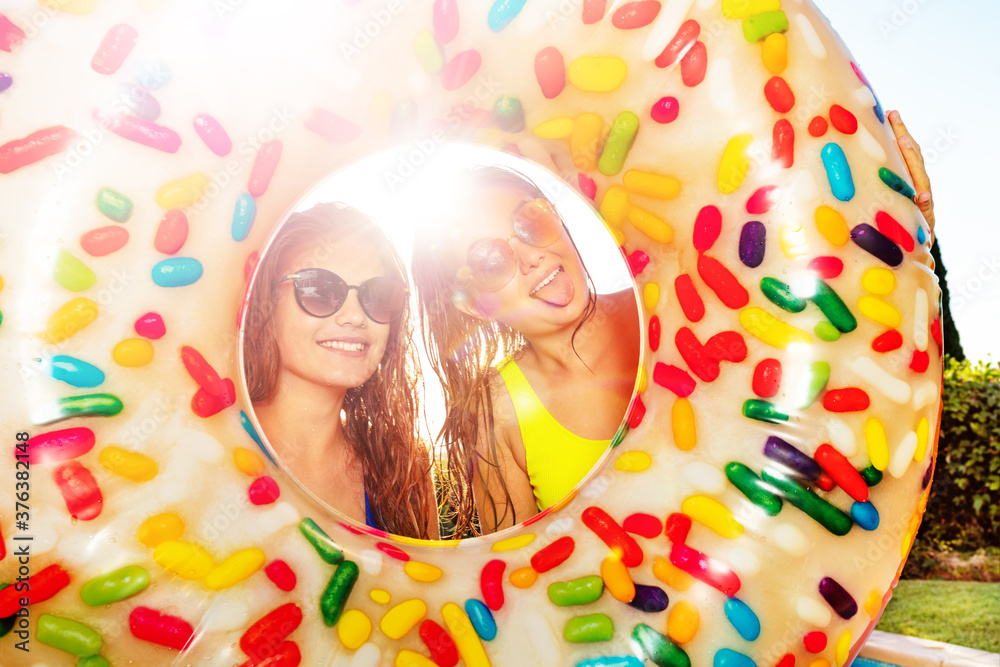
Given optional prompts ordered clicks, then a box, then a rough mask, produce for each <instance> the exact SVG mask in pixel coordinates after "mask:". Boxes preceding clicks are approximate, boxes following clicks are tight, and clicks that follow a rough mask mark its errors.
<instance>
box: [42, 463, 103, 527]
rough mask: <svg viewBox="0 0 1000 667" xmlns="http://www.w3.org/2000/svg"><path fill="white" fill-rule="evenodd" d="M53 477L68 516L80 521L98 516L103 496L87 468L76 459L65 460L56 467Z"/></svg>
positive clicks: (101, 507)
mask: <svg viewBox="0 0 1000 667" xmlns="http://www.w3.org/2000/svg"><path fill="white" fill-rule="evenodd" d="M54 477H55V480H56V486H58V487H59V491H60V492H61V493H62V497H63V500H64V501H66V509H67V510H69V513H70V516H72V517H74V518H76V519H79V520H80V521H91V520H93V519H96V518H97V517H98V516H100V514H101V510H102V509H103V507H104V497H103V496H102V495H101V489H100V488H98V486H97V480H95V479H94V476H93V475H92V474H90V471H89V470H87V469H86V468H84V467H83V466H82V465H80V463H79V462H78V461H67V462H66V463H63V464H62V465H60V466H59V467H58V468H56V470H55V474H54Z"/></svg>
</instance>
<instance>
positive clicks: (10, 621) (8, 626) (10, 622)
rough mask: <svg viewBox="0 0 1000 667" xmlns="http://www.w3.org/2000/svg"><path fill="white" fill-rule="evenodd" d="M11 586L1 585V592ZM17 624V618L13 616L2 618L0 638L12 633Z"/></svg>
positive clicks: (0, 619) (0, 620)
mask: <svg viewBox="0 0 1000 667" xmlns="http://www.w3.org/2000/svg"><path fill="white" fill-rule="evenodd" d="M8 586H10V584H0V591H2V590H3V589H5V588H7V587H8ZM16 623H17V616H15V615H13V614H11V615H10V616H7V617H5V618H0V637H3V636H4V635H6V634H7V633H8V632H10V631H11V630H12V629H13V627H14V625H15V624H16Z"/></svg>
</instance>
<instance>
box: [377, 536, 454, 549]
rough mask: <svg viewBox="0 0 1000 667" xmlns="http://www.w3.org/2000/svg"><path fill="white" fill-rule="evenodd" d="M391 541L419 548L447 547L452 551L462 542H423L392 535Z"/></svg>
mask: <svg viewBox="0 0 1000 667" xmlns="http://www.w3.org/2000/svg"><path fill="white" fill-rule="evenodd" d="M392 539H393V540H395V541H396V542H399V543H400V544H416V545H418V546H421V547H447V548H449V549H454V548H456V547H457V546H458V545H460V544H461V543H462V542H461V540H423V539H420V538H418V537H406V536H405V535H393V536H392Z"/></svg>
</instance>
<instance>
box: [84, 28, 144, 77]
mask: <svg viewBox="0 0 1000 667" xmlns="http://www.w3.org/2000/svg"><path fill="white" fill-rule="evenodd" d="M137 39H139V33H138V32H136V30H135V28H133V27H132V26H130V25H128V24H127V23H119V24H118V25H116V26H113V27H112V28H111V29H110V30H108V32H107V34H106V35H104V39H102V40H101V45H100V46H98V47H97V53H95V54H94V57H93V59H92V60H91V61H90V66H91V68H92V69H93V70H94V71H95V72H97V73H98V74H114V73H115V72H117V71H118V68H119V67H121V66H122V63H123V62H125V59H126V58H128V54H130V53H131V52H132V48H133V47H134V46H135V42H136V40H137Z"/></svg>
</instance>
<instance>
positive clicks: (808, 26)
mask: <svg viewBox="0 0 1000 667" xmlns="http://www.w3.org/2000/svg"><path fill="white" fill-rule="evenodd" d="M795 22H796V23H798V24H799V34H801V35H802V39H804V40H805V41H806V46H807V47H809V52H810V53H812V54H813V56H814V57H815V58H816V59H817V60H823V59H825V58H826V47H825V46H823V40H821V39H820V38H819V35H817V34H816V28H814V27H813V24H812V23H811V22H810V21H809V17H807V16H806V15H805V14H798V15H797V16H796V17H795Z"/></svg>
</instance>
